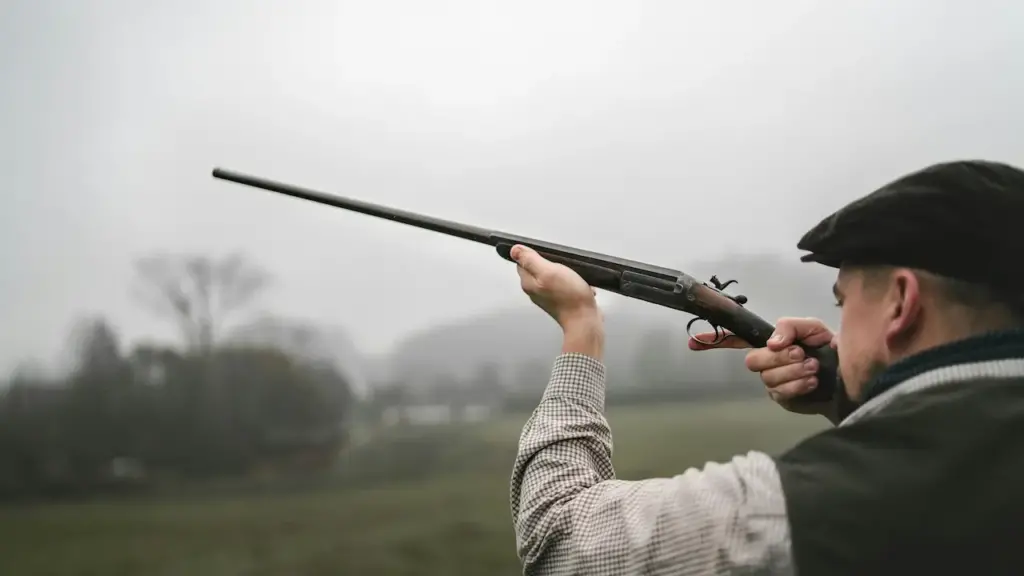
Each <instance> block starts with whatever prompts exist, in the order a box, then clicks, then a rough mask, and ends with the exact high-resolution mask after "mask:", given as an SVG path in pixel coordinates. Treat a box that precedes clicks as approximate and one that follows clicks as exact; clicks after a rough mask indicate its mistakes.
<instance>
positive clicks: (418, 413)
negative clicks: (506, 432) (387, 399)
mask: <svg viewBox="0 0 1024 576" xmlns="http://www.w3.org/2000/svg"><path fill="white" fill-rule="evenodd" d="M495 411H496V410H495V408H494V406H491V405H488V404H468V405H465V406H453V405H450V404H414V405H410V406H389V407H387V408H385V409H384V410H383V412H382V413H381V421H382V423H383V424H384V425H386V426H396V425H398V424H409V425H414V426H437V425H443V424H456V423H472V422H482V421H484V420H487V419H488V418H490V417H491V416H492V415H493V414H494V413H495Z"/></svg>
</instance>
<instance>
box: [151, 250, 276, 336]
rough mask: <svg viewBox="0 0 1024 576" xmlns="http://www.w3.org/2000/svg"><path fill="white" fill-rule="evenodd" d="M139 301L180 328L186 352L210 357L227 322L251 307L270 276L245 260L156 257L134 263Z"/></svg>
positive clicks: (236, 257) (236, 258) (235, 256)
mask: <svg viewBox="0 0 1024 576" xmlns="http://www.w3.org/2000/svg"><path fill="white" fill-rule="evenodd" d="M135 269H136V273H137V276H138V284H137V286H136V294H137V296H138V297H139V298H140V299H141V300H142V301H143V302H144V304H146V306H147V307H149V308H150V309H151V310H153V311H155V312H157V313H158V314H161V315H163V316H165V317H168V318H171V319H173V320H174V322H175V323H176V324H177V325H178V328H179V329H180V330H181V332H182V335H183V337H184V340H185V345H186V347H187V348H188V349H189V350H191V351H195V352H200V353H206V352H209V351H210V350H211V349H212V347H213V345H214V342H215V337H216V335H217V334H218V331H219V329H220V328H221V327H222V326H223V325H224V323H225V321H226V320H227V318H228V317H229V316H230V315H231V314H233V313H235V312H237V311H238V310H240V309H241V308H243V307H244V306H246V305H247V304H249V303H250V302H251V301H252V300H253V299H254V298H255V297H256V296H257V295H258V294H259V293H260V292H261V291H262V290H263V289H264V288H266V286H267V284H268V283H269V280H270V277H269V275H268V274H267V273H266V272H265V271H264V270H263V269H261V268H259V267H258V266H256V265H254V264H252V263H250V262H248V261H247V260H246V259H245V258H244V257H243V256H241V255H238V254H232V255H229V256H227V257H224V258H221V259H214V258H210V257H206V256H170V255H157V256H151V257H148V258H143V259H141V260H139V261H138V262H136V265H135Z"/></svg>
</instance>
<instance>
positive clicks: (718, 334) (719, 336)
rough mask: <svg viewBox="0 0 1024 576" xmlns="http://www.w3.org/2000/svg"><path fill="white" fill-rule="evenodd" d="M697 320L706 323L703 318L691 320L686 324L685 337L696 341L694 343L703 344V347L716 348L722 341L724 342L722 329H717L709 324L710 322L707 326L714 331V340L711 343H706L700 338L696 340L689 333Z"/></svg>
mask: <svg viewBox="0 0 1024 576" xmlns="http://www.w3.org/2000/svg"><path fill="white" fill-rule="evenodd" d="M698 320H704V321H705V322H707V320H705V319H704V318H691V319H690V321H689V322H687V323H686V335H687V336H689V337H690V338H692V339H693V340H694V341H696V342H698V343H700V344H703V345H705V346H717V345H718V344H720V343H721V342H722V341H723V340H725V333H724V332H723V331H722V329H721V328H719V327H718V326H715V325H714V324H711V323H710V322H708V324H711V328H712V329H714V331H715V339H714V340H713V341H712V342H708V341H706V340H701V339H700V338H697V337H696V336H694V335H693V333H692V332H691V330H692V326H693V324H694V322H696V321H698Z"/></svg>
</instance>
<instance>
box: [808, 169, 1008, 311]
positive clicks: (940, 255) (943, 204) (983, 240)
mask: <svg viewBox="0 0 1024 576" xmlns="http://www.w3.org/2000/svg"><path fill="white" fill-rule="evenodd" d="M797 248H798V249H800V250H806V251H808V252H809V253H808V254H805V255H804V256H802V257H801V260H803V261H804V262H818V263H820V264H824V265H826V266H831V267H834V268H838V267H839V266H840V265H841V264H843V263H847V264H861V265H871V264H874V265H889V266H905V267H910V268H919V269H922V270H927V271H929V272H933V273H936V274H942V275H945V276H949V277H952V278H957V279H960V280H965V281H969V282H975V283H978V284H983V285H986V286H990V287H992V288H995V289H997V290H1000V291H1006V290H1010V291H1013V292H1021V291H1022V290H1021V285H1022V282H1024V171H1022V170H1021V169H1019V168H1016V167H1014V166H1010V165H1008V164H1002V163H999V162H989V161H984V160H963V161H956V162H944V163H940V164H934V165H932V166H928V167H926V168H924V169H922V170H919V171H917V172H913V173H910V174H907V175H905V176H903V177H901V178H899V179H897V180H894V181H893V182H890V183H889V184H886V185H885V186H883V187H881V188H879V189H878V190H875V191H874V192H872V193H870V194H868V195H867V196H864V197H863V198H860V199H859V200H856V201H854V202H852V203H850V204H849V205H847V206H845V207H843V208H841V209H840V210H838V211H837V212H835V213H833V214H831V215H829V216H828V217H826V218H825V219H824V220H822V221H821V222H820V223H818V225H817V226H815V227H814V228H812V229H811V230H810V231H808V232H807V233H806V234H804V236H803V238H801V239H800V242H799V243H797Z"/></svg>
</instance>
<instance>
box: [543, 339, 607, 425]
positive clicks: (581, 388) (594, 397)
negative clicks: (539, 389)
mask: <svg viewBox="0 0 1024 576" xmlns="http://www.w3.org/2000/svg"><path fill="white" fill-rule="evenodd" d="M605 376H606V370H605V366H604V364H603V363H601V361H599V360H597V359H596V358H592V357H590V356H587V355H585V354H580V353H578V352H570V353H566V354H561V355H559V356H558V357H557V358H555V366H554V368H553V369H552V370H551V380H550V381H548V386H547V388H546V389H545V390H544V395H543V397H542V398H541V402H543V401H545V400H549V399H552V398H563V399H570V400H575V401H578V402H582V403H584V404H586V405H587V406H589V407H591V408H593V409H595V410H597V411H600V412H603V411H604V393H605Z"/></svg>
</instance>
